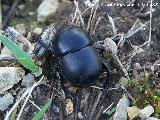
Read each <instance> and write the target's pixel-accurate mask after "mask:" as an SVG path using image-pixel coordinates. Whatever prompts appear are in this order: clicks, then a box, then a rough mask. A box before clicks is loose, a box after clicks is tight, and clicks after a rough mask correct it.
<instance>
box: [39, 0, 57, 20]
mask: <svg viewBox="0 0 160 120" xmlns="http://www.w3.org/2000/svg"><path fill="white" fill-rule="evenodd" d="M58 7H59V1H58V0H44V1H43V2H42V3H41V4H40V6H39V7H38V16H37V20H38V21H39V22H45V21H46V20H47V18H48V17H50V16H52V15H54V14H55V12H56V10H57V8H58Z"/></svg>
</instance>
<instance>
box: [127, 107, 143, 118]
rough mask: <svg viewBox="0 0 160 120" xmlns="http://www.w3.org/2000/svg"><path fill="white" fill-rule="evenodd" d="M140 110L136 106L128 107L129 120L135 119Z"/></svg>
mask: <svg viewBox="0 0 160 120" xmlns="http://www.w3.org/2000/svg"><path fill="white" fill-rule="evenodd" d="M139 111H140V109H139V108H138V107H136V106H132V107H128V108H127V113H128V116H129V118H130V120H133V119H134V118H135V117H137V116H138V115H139Z"/></svg>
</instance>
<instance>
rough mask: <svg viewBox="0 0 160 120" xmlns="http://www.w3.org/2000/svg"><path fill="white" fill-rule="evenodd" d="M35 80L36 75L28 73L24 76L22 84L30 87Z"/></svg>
mask: <svg viewBox="0 0 160 120" xmlns="http://www.w3.org/2000/svg"><path fill="white" fill-rule="evenodd" d="M34 82H35V81H34V75H32V74H31V73H28V74H27V75H26V76H24V77H23V79H22V83H21V86H24V87H28V86H30V85H33V84H34Z"/></svg>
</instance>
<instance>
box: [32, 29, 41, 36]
mask: <svg viewBox="0 0 160 120" xmlns="http://www.w3.org/2000/svg"><path fill="white" fill-rule="evenodd" d="M42 32H43V29H42V28H35V29H34V30H33V33H34V34H36V35H40V34H41V33H42Z"/></svg>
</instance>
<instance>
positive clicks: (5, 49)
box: [1, 46, 13, 56]
mask: <svg viewBox="0 0 160 120" xmlns="http://www.w3.org/2000/svg"><path fill="white" fill-rule="evenodd" d="M1 55H7V56H13V54H12V52H11V51H10V50H9V49H8V48H7V47H6V46H4V47H3V48H2V50H1Z"/></svg>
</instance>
